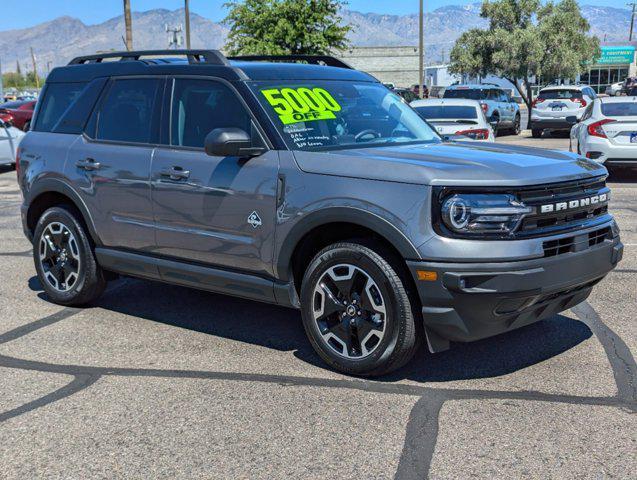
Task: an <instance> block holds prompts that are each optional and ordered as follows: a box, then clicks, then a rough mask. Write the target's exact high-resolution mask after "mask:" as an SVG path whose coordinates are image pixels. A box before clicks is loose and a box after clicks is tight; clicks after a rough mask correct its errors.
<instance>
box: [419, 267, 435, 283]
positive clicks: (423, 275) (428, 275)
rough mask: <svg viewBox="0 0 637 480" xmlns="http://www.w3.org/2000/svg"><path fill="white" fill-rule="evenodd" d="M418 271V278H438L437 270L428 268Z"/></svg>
mask: <svg viewBox="0 0 637 480" xmlns="http://www.w3.org/2000/svg"><path fill="white" fill-rule="evenodd" d="M417 272H418V280H422V281H424V282H435V281H436V280H438V273H437V272H428V271H427V270H417Z"/></svg>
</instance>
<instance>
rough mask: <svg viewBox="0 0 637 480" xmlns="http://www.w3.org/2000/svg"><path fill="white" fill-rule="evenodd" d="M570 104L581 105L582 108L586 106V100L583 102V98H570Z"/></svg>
mask: <svg viewBox="0 0 637 480" xmlns="http://www.w3.org/2000/svg"><path fill="white" fill-rule="evenodd" d="M571 102H573V103H579V104H581V105H582V108H583V107H585V106H586V105H587V103H586V100H584V99H583V98H571Z"/></svg>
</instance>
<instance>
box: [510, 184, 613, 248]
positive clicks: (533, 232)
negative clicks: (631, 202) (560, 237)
mask: <svg viewBox="0 0 637 480" xmlns="http://www.w3.org/2000/svg"><path fill="white" fill-rule="evenodd" d="M608 193H609V189H608V188H607V187H606V181H605V178H604V177H597V178H592V179H588V180H579V181H574V182H566V183H560V184H554V185H546V186H543V187H532V188H529V189H523V190H521V191H519V192H518V193H517V195H518V198H519V199H520V200H521V201H522V202H523V203H524V204H525V205H527V206H530V207H535V212H534V213H533V214H531V215H528V216H526V217H525V218H524V219H523V220H522V224H521V225H520V227H519V229H518V232H517V233H518V236H520V237H524V236H540V235H547V234H554V233H559V232H562V231H568V230H570V229H576V228H579V227H580V226H581V225H582V224H584V223H586V222H590V220H594V219H596V218H599V217H603V216H605V215H607V214H608V203H607V202H599V203H594V204H593V203H591V204H589V205H585V206H581V207H576V208H570V207H569V208H567V209H562V210H557V209H556V211H552V212H549V213H542V212H541V207H542V206H543V205H558V204H562V203H566V204H569V202H571V201H577V200H581V199H587V198H590V197H594V196H597V195H600V194H606V195H608Z"/></svg>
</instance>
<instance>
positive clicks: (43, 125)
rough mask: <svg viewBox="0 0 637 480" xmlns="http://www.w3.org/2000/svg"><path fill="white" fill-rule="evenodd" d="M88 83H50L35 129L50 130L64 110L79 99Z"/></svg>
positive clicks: (40, 130)
mask: <svg viewBox="0 0 637 480" xmlns="http://www.w3.org/2000/svg"><path fill="white" fill-rule="evenodd" d="M85 85H86V83H51V84H48V85H47V87H46V90H45V93H44V98H43V99H42V105H41V106H40V111H39V113H38V118H37V120H36V125H35V126H34V128H33V130H35V131H38V132H50V131H51V130H53V127H54V126H55V125H56V124H57V123H58V121H59V120H60V118H62V115H63V114H64V112H65V111H66V110H67V109H68V108H69V107H70V106H71V105H72V104H73V102H75V100H77V98H78V97H79V96H80V93H82V90H83V89H84V87H85Z"/></svg>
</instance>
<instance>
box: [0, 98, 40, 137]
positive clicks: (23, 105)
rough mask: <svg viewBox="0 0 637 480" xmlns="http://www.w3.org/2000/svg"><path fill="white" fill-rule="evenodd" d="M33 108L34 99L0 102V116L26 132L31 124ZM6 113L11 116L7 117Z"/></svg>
mask: <svg viewBox="0 0 637 480" xmlns="http://www.w3.org/2000/svg"><path fill="white" fill-rule="evenodd" d="M34 108H35V100H17V101H15V102H7V103H2V104H0V118H1V119H2V120H10V121H12V122H13V126H14V127H16V128H19V129H21V130H24V131H25V132H26V131H27V130H29V127H30V126H31V117H33V109H34ZM7 115H8V116H10V117H11V118H10V119H7V118H6V117H7Z"/></svg>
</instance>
